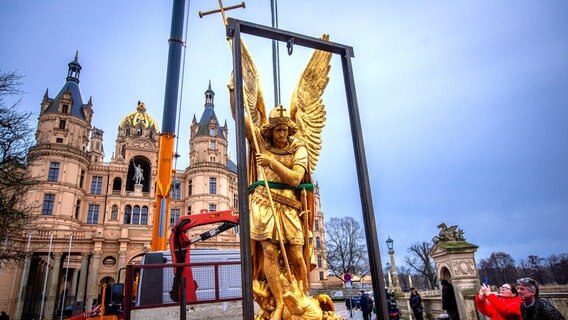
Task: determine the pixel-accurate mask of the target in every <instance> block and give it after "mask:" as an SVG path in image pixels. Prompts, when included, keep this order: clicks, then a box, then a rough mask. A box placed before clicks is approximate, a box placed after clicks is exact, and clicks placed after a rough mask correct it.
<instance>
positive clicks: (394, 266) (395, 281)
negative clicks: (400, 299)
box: [386, 236, 401, 292]
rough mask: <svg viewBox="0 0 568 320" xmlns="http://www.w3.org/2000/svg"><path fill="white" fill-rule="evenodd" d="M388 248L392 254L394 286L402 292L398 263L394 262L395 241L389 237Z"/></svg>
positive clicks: (391, 263)
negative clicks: (397, 270)
mask: <svg viewBox="0 0 568 320" xmlns="http://www.w3.org/2000/svg"><path fill="white" fill-rule="evenodd" d="M386 242H387V248H388V249H389V256H390V265H391V274H392V286H393V287H394V290H395V291H397V292H400V291H401V290H400V285H399V284H398V273H397V272H396V263H395V262H394V249H393V248H394V241H393V240H392V239H391V237H390V236H389V238H388V239H387V241H386Z"/></svg>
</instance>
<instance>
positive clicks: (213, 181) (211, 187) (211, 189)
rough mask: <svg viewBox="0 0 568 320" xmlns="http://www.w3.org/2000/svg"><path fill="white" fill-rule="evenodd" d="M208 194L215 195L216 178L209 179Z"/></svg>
mask: <svg viewBox="0 0 568 320" xmlns="http://www.w3.org/2000/svg"><path fill="white" fill-rule="evenodd" d="M209 194H217V178H215V177H209Z"/></svg>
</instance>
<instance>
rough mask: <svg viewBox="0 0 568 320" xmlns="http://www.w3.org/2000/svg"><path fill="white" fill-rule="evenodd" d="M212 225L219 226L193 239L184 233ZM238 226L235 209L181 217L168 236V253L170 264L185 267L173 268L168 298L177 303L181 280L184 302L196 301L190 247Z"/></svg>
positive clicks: (237, 214) (237, 216) (237, 213)
mask: <svg viewBox="0 0 568 320" xmlns="http://www.w3.org/2000/svg"><path fill="white" fill-rule="evenodd" d="M214 223H215V224H219V225H218V226H217V227H215V228H213V229H211V230H209V231H207V232H204V233H202V234H200V235H198V236H196V237H195V238H193V239H190V238H189V237H188V236H187V233H186V232H187V231H188V230H190V229H191V228H194V227H198V226H203V225H207V224H214ZM238 224H239V211H238V210H236V209H235V210H224V211H215V212H205V213H200V214H196V215H189V216H183V217H181V218H180V219H179V220H178V222H177V223H176V225H175V226H174V227H173V228H172V234H171V235H170V251H171V254H172V263H184V264H185V266H181V267H177V266H176V267H174V282H173V288H172V291H170V297H171V299H172V300H173V301H179V284H180V281H181V280H182V279H185V283H186V285H185V295H186V301H187V302H194V301H196V300H197V297H196V291H197V286H196V283H195V282H194V281H193V273H192V272H191V267H190V266H189V263H190V262H191V261H190V245H191V244H193V243H195V242H198V241H203V240H207V239H209V238H211V237H213V236H216V235H218V234H219V233H221V232H223V231H226V230H228V229H231V228H232V227H234V226H237V225H238Z"/></svg>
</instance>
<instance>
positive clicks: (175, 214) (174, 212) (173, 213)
mask: <svg viewBox="0 0 568 320" xmlns="http://www.w3.org/2000/svg"><path fill="white" fill-rule="evenodd" d="M178 220H179V209H171V210H170V227H173V226H174V225H175V224H176V222H177V221H178Z"/></svg>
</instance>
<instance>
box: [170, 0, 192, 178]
mask: <svg viewBox="0 0 568 320" xmlns="http://www.w3.org/2000/svg"><path fill="white" fill-rule="evenodd" d="M190 2H191V1H187V9H186V14H185V36H184V38H183V61H182V65H181V84H180V88H179V89H180V93H179V106H178V113H177V114H178V118H177V132H176V151H175V153H174V159H175V160H174V170H173V171H174V172H176V171H177V160H178V158H179V157H180V156H179V154H178V148H179V130H180V122H181V110H182V109H181V105H182V101H183V83H184V79H185V56H186V53H187V34H188V27H189V4H190ZM173 182H174V183H177V180H176V176H175V173H174V177H173ZM174 187H176V186H175V185H174Z"/></svg>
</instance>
